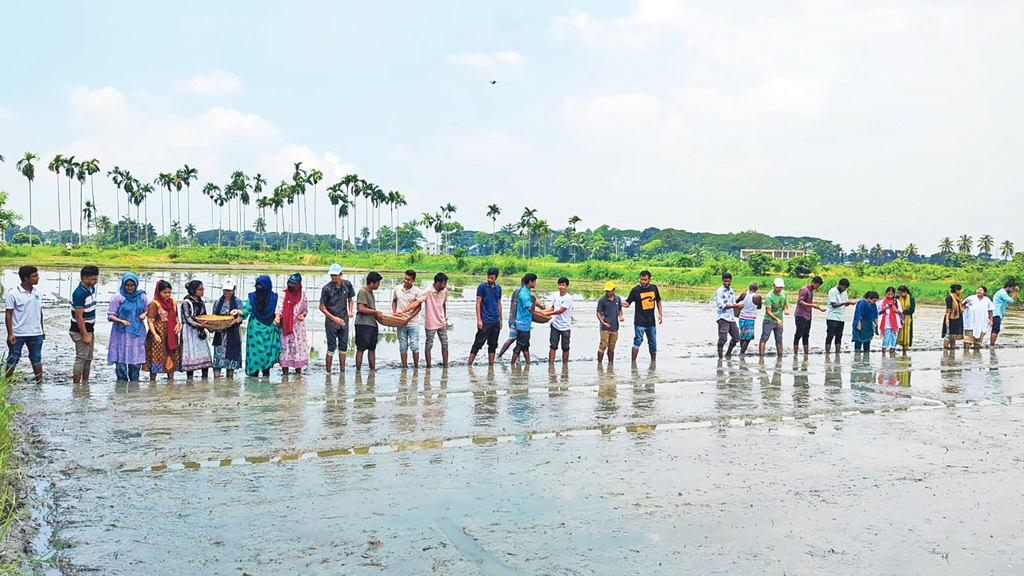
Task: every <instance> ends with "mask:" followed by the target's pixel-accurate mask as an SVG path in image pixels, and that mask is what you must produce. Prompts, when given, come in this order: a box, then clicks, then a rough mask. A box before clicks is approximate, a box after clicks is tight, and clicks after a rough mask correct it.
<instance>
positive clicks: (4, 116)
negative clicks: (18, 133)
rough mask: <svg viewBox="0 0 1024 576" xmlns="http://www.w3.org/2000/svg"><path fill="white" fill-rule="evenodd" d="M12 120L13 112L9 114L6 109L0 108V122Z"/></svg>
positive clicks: (8, 110)
mask: <svg viewBox="0 0 1024 576" xmlns="http://www.w3.org/2000/svg"><path fill="white" fill-rule="evenodd" d="M12 118H14V112H11V111H10V109H8V108H4V107H3V106H0V120H11V119H12Z"/></svg>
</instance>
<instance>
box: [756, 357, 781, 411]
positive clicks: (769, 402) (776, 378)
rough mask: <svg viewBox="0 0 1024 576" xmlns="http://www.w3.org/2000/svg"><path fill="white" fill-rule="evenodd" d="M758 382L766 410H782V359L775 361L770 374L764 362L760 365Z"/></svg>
mask: <svg viewBox="0 0 1024 576" xmlns="http://www.w3.org/2000/svg"><path fill="white" fill-rule="evenodd" d="M757 380H758V384H759V385H760V387H761V403H762V404H763V405H764V407H765V408H768V409H769V410H771V411H776V410H779V409H780V408H782V358H779V359H778V360H776V361H775V364H774V368H773V369H772V370H771V372H769V370H768V368H766V367H765V363H764V361H761V362H759V363H758V368H757Z"/></svg>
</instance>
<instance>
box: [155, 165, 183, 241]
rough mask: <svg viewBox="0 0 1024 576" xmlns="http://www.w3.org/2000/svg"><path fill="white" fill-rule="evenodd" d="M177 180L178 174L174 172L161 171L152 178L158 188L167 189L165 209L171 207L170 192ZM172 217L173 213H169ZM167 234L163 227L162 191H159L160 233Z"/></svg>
mask: <svg viewBox="0 0 1024 576" xmlns="http://www.w3.org/2000/svg"><path fill="white" fill-rule="evenodd" d="M177 180H178V175H177V174H176V173H174V172H161V173H160V174H159V175H158V176H157V177H156V178H155V179H154V180H153V185H154V186H158V187H160V188H166V189H167V210H168V211H170V209H171V192H172V191H173V190H174V184H175V182H176V181H177ZM171 216H172V217H173V214H172V215H171ZM166 234H167V229H166V228H164V201H163V191H161V192H160V235H161V236H164V235H166Z"/></svg>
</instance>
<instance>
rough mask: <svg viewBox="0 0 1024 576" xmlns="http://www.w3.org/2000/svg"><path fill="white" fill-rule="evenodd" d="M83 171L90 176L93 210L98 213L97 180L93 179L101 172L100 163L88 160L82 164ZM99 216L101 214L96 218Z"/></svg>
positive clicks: (95, 160)
mask: <svg viewBox="0 0 1024 576" xmlns="http://www.w3.org/2000/svg"><path fill="white" fill-rule="evenodd" d="M82 170H84V171H85V173H86V175H87V176H89V191H90V195H91V196H92V209H93V211H96V210H97V208H96V180H95V179H94V178H93V175H94V174H96V173H97V172H99V171H100V161H99V160H98V159H96V158H93V159H91V160H86V161H84V162H82ZM98 214H99V212H96V214H95V215H94V216H96V215H98Z"/></svg>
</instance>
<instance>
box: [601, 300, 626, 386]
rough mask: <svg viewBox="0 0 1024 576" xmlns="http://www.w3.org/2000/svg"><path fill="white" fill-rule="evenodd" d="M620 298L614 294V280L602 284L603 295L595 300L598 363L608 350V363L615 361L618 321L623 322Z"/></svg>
mask: <svg viewBox="0 0 1024 576" xmlns="http://www.w3.org/2000/svg"><path fill="white" fill-rule="evenodd" d="M624 320H625V317H624V316H623V315H622V298H619V297H618V296H616V295H615V282H612V281H611V280H609V281H608V282H606V283H605V285H604V297H603V298H601V299H600V300H598V301H597V321H598V322H600V323H601V340H600V344H598V348H597V362H598V364H600V363H601V361H602V360H604V352H605V350H607V351H608V365H609V366H611V365H612V362H614V361H615V343H616V342H618V341H619V322H623V321H624Z"/></svg>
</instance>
